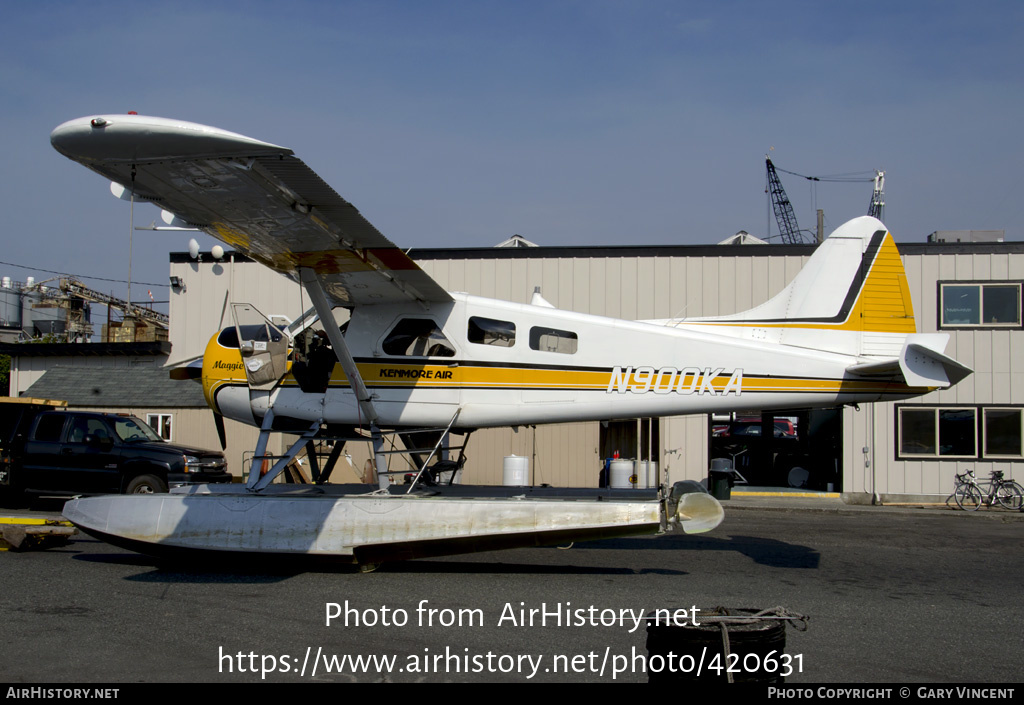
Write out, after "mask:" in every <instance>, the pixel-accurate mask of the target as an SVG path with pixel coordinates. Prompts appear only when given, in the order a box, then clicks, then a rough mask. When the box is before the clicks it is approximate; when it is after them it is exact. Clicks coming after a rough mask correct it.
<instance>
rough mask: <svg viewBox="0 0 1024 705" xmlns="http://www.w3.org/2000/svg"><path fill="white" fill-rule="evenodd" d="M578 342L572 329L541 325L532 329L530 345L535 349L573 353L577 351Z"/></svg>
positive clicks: (566, 353)
mask: <svg viewBox="0 0 1024 705" xmlns="http://www.w3.org/2000/svg"><path fill="white" fill-rule="evenodd" d="M578 342H579V341H578V340H577V338H576V334H575V333H573V332H572V331H567V330H557V329H556V328H540V327H534V328H531V329H530V347H531V348H533V349H534V350H543V351H544V352H554V353H563V354H565V355H572V354H573V353H575V352H576V347H577V345H578Z"/></svg>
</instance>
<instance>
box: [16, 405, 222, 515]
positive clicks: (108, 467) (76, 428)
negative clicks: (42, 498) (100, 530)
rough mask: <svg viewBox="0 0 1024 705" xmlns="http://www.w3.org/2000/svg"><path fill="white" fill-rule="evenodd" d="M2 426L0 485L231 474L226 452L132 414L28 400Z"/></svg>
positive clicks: (119, 487)
mask: <svg viewBox="0 0 1024 705" xmlns="http://www.w3.org/2000/svg"><path fill="white" fill-rule="evenodd" d="M6 421H7V423H6V424H5V426H6V427H5V428H0V456H2V457H0V487H3V488H4V489H6V490H7V491H8V492H9V493H16V492H21V491H24V492H28V493H32V494H46V495H80V494H115V493H126V494H131V493H145V492H166V491H167V489H168V487H170V486H174V485H181V484H194V483H209V482H230V481H231V475H230V473H228V472H227V471H226V462H225V460H224V454H223V453H220V452H218V451H211V450H203V449H199V448H189V447H186V446H180V445H176V444H172V443H168V442H166V441H164V440H163V439H162V438H160V436H159V435H157V433H156V432H155V431H153V429H152V428H150V427H149V426H148V425H147V424H146V423H144V422H143V421H141V420H140V419H137V418H135V417H134V416H124V415H120V414H105V413H99V412H88V411H55V410H49V409H47V408H46V407H43V406H35V407H32V406H26V407H23V408H22V409H21V413H20V414H18V415H17V416H16V417H10V418H8V419H6Z"/></svg>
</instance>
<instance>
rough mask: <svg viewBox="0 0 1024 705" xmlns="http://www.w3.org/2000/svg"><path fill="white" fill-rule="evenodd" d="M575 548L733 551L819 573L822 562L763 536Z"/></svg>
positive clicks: (628, 541)
mask: <svg viewBox="0 0 1024 705" xmlns="http://www.w3.org/2000/svg"><path fill="white" fill-rule="evenodd" d="M576 548H581V549H595V548H596V549H619V550H625V551H640V550H648V551H650V550H655V551H734V552H736V553H741V554H743V555H744V556H747V557H748V558H750V559H751V560H753V561H754V562H755V563H758V564H760V565H766V566H771V567H775V568H809V569H817V568H818V567H819V564H820V562H821V554H820V553H819V552H818V551H817V550H815V549H813V548H811V547H810V546H802V545H800V544H794V543H787V542H786V541H779V540H777V539H768V538H764V537H761V536H729V537H727V538H715V537H712V536H660V537H658V538H657V539H655V540H651V539H649V538H641V539H630V538H625V539H610V540H606V541H593V542H590V543H581V544H579V545H577V546H576Z"/></svg>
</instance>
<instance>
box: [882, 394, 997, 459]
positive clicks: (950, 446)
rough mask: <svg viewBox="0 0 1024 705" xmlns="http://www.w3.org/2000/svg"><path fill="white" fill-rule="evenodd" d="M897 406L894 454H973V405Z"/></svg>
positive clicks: (915, 456) (931, 456) (966, 455)
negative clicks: (896, 443) (896, 440)
mask: <svg viewBox="0 0 1024 705" xmlns="http://www.w3.org/2000/svg"><path fill="white" fill-rule="evenodd" d="M897 408H898V414H897V417H896V418H897V424H898V428H897V431H896V437H897V439H898V444H899V445H898V447H897V455H898V457H900V458H904V459H910V458H975V457H977V455H978V451H977V448H978V443H977V435H978V430H977V410H976V409H975V408H974V407H924V406H903V407H897Z"/></svg>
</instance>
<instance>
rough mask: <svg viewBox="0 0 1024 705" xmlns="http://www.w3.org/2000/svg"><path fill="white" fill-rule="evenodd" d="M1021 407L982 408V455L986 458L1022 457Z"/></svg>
mask: <svg viewBox="0 0 1024 705" xmlns="http://www.w3.org/2000/svg"><path fill="white" fill-rule="evenodd" d="M1022 416H1024V412H1022V410H1021V409H1019V408H1017V409H1007V408H998V407H989V408H985V409H983V419H984V421H983V424H982V428H983V436H982V439H983V440H982V443H983V444H984V451H983V452H984V455H985V457H986V458H1020V457H1024V444H1022V443H1021V437H1022V435H1024V434H1022V431H1021V420H1022Z"/></svg>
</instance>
